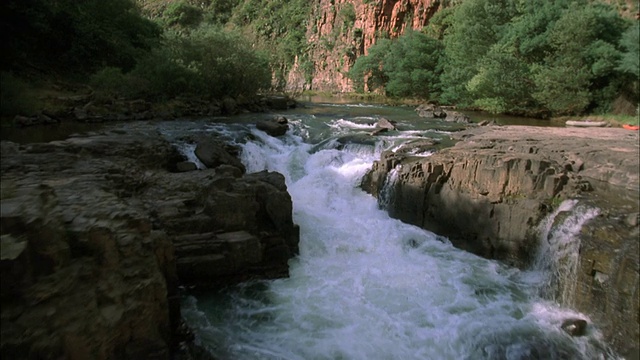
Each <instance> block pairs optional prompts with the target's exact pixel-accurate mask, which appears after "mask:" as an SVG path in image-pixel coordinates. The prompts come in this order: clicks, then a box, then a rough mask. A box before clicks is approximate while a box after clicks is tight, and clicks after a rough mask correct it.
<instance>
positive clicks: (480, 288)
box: [158, 104, 616, 360]
mask: <svg viewBox="0 0 640 360" xmlns="http://www.w3.org/2000/svg"><path fill="white" fill-rule="evenodd" d="M282 115H285V116H286V117H287V118H288V119H289V124H290V130H289V132H288V133H287V134H286V135H285V136H282V137H280V138H274V137H270V136H268V135H266V134H265V133H263V132H261V131H258V130H256V129H255V126H254V123H255V119H256V115H246V116H240V117H229V118H217V119H205V120H202V121H192V122H167V123H160V124H159V125H158V126H159V128H160V129H161V131H162V132H163V133H164V134H165V135H166V136H168V137H169V138H176V139H178V138H179V136H177V135H178V134H180V133H183V132H184V131H185V126H188V127H189V131H193V132H200V131H207V132H211V133H213V134H217V135H218V136H220V137H223V138H226V139H227V140H228V141H231V142H235V143H236V144H238V145H239V146H241V147H242V161H243V163H244V164H245V165H246V167H247V170H248V172H257V171H262V170H269V171H277V172H280V173H282V174H283V175H284V176H285V178H286V182H287V186H288V191H289V192H290V193H291V196H292V199H293V217H294V222H295V223H296V224H298V225H299V226H300V233H301V240H300V254H299V255H298V256H297V257H295V258H293V259H291V260H290V263H289V265H290V277H289V278H285V279H278V280H269V281H253V282H248V283H243V284H240V285H237V286H233V287H229V288H225V289H222V290H219V291H209V292H199V291H197V290H193V289H192V290H190V291H188V292H187V293H186V294H185V297H184V301H183V307H182V311H183V316H184V317H185V319H186V320H187V322H188V324H189V325H190V326H191V327H192V328H193V329H194V331H195V335H196V339H197V341H198V342H199V343H200V344H202V345H203V346H204V347H206V348H207V349H209V350H210V351H211V352H212V353H213V354H214V355H215V356H216V357H217V358H220V359H291V360H294V359H301V360H302V359H305V360H313V359H344V360H351V359H353V360H357V359H358V360H359V359H361V360H370V359H374V360H375V359H452V360H453V359H612V358H616V357H615V355H614V354H613V353H612V352H611V351H610V350H608V348H607V346H606V344H604V343H603V342H602V340H601V335H600V332H599V331H598V329H597V327H596V326H594V325H593V324H591V322H590V321H589V326H588V328H587V333H586V335H585V336H581V337H571V336H569V335H568V334H567V333H565V332H564V331H563V330H562V329H561V324H562V323H563V321H565V320H566V319H568V318H581V319H586V320H589V319H588V317H587V316H585V315H583V314H579V313H577V312H575V311H573V310H571V309H570V308H568V307H565V306H562V305H559V304H566V303H568V302H567V301H566V300H565V299H564V298H563V297H564V296H567V297H569V298H570V297H571V294H566V291H565V289H553V286H554V284H555V283H557V281H556V280H554V279H557V278H558V277H565V276H571V271H573V270H575V266H573V265H572V262H571V261H567V260H566V259H567V258H569V259H570V258H571V257H572V256H577V246H576V244H578V243H579V239H578V238H577V237H576V234H578V231H579V229H580V226H581V225H582V224H583V223H584V222H585V221H587V220H588V219H589V218H591V217H593V216H595V215H596V214H597V209H593V208H588V207H587V206H586V205H582V204H579V203H577V202H575V201H573V202H568V203H565V204H563V208H562V210H564V211H568V212H570V213H571V216H567V217H566V219H567V220H566V221H565V222H563V223H561V224H555V223H554V222H553V217H552V218H550V219H549V221H547V222H545V223H544V224H543V228H542V229H541V233H542V236H543V239H544V241H542V243H544V244H546V246H544V247H541V249H540V250H539V251H540V257H539V261H538V262H536V265H535V266H534V267H532V268H531V269H529V270H526V271H521V270H518V269H514V268H510V267H507V266H505V265H503V264H501V263H500V262H496V261H491V260H487V259H484V258H480V257H477V256H475V255H472V254H470V253H467V252H464V251H461V250H458V249H456V248H454V247H453V246H452V245H451V244H450V242H449V241H448V239H446V238H444V237H442V236H439V235H438V234H434V233H431V232H429V231H425V230H422V229H420V228H417V227H415V226H411V225H407V224H404V223H402V222H400V221H398V220H395V219H391V218H390V217H389V216H388V215H387V213H386V211H385V210H384V207H383V206H381V205H380V204H378V202H377V201H376V199H375V198H373V197H372V196H370V195H368V194H366V193H364V192H363V191H362V190H361V189H360V188H359V184H360V181H361V178H362V176H363V175H364V174H365V173H366V171H367V170H368V169H369V168H370V167H371V164H372V162H373V161H374V160H376V159H377V158H378V157H379V154H380V152H381V151H383V150H385V149H392V148H394V147H396V146H398V145H399V144H401V143H403V142H406V141H409V140H413V139H417V138H424V137H428V138H432V139H435V140H436V141H438V142H439V143H440V144H441V146H448V145H450V139H449V136H450V134H451V132H453V131H457V130H459V129H460V125H457V124H450V123H444V122H429V121H425V120H424V119H420V118H418V117H417V116H415V113H414V112H413V110H412V109H410V108H407V109H404V110H402V109H398V108H387V107H384V106H377V105H358V104H339V105H338V104H314V105H312V106H311V105H310V106H307V107H303V108H298V109H294V110H290V111H287V112H283V113H282ZM380 117H386V118H388V119H390V120H393V121H396V122H397V127H398V129H399V130H398V131H392V132H388V133H384V134H382V135H381V136H378V137H371V136H369V135H368V134H369V133H370V132H371V131H372V130H373V128H374V124H375V122H376V121H377V120H378V119H379V118H380ZM176 144H177V146H179V147H180V148H181V149H182V151H184V152H185V154H186V155H187V156H190V157H192V156H193V155H192V154H191V151H192V148H193V146H192V145H190V144H187V143H180V142H179V141H178V142H177V143H176ZM421 155H422V156H429V155H430V154H429V153H428V152H427V153H423V154H421ZM559 249H562V254H560V251H559ZM560 255H562V256H563V257H562V258H560V257H559V256H560ZM570 290H571V289H569V291H570ZM563 291H564V292H563ZM558 294H559V295H558Z"/></svg>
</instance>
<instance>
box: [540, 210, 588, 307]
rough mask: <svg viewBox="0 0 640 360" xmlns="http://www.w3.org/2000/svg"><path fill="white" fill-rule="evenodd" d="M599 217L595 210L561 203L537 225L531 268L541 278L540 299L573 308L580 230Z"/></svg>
mask: <svg viewBox="0 0 640 360" xmlns="http://www.w3.org/2000/svg"><path fill="white" fill-rule="evenodd" d="M598 214H599V210H598V209H596V208H592V207H588V206H586V205H579V204H578V200H565V201H564V202H562V203H561V204H560V206H558V208H557V209H556V210H555V211H553V212H552V213H551V214H549V216H547V218H546V219H545V220H544V221H543V222H542V223H541V224H540V230H539V231H540V245H539V248H538V253H537V254H536V258H535V261H534V264H533V269H532V270H534V271H539V272H540V273H541V274H543V275H542V276H544V277H545V278H544V279H543V280H542V282H541V284H540V289H539V291H540V295H541V296H542V297H543V298H546V299H550V300H553V301H555V302H557V303H558V304H560V305H562V306H567V307H571V306H573V305H574V294H575V288H576V281H577V271H578V265H579V264H578V262H579V252H580V237H579V234H580V230H581V228H582V226H583V225H584V224H585V223H586V222H587V221H589V220H591V219H593V218H594V217H596V216H597V215H598Z"/></svg>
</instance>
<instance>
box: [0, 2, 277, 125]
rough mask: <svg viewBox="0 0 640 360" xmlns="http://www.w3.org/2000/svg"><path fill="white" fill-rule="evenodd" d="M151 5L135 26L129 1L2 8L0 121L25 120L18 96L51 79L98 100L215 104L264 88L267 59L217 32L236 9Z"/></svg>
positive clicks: (136, 15) (245, 42) (241, 38)
mask: <svg viewBox="0 0 640 360" xmlns="http://www.w3.org/2000/svg"><path fill="white" fill-rule="evenodd" d="M159 3H160V2H159ZM246 3H251V1H246ZM253 3H255V1H253ZM160 5H161V6H160V9H159V12H156V13H152V12H148V13H147V14H146V15H147V16H143V14H142V13H141V11H140V8H139V7H138V5H137V4H136V3H135V2H134V1H133V0H112V1H102V0H84V1H76V0H59V1H49V0H26V1H17V0H6V1H3V2H2V4H1V5H0V14H1V15H0V16H1V17H2V25H1V26H2V31H3V33H5V34H11V35H12V36H9V37H7V38H6V39H5V41H3V42H2V45H1V46H2V53H3V57H2V62H1V63H0V66H1V69H0V70H1V71H2V115H12V114H17V113H29V112H32V111H33V107H34V104H32V103H31V102H30V101H25V99H28V98H29V97H32V96H29V95H27V94H29V93H30V91H31V92H32V90H33V89H32V88H33V87H34V86H37V83H38V82H40V81H41V79H45V78H51V77H55V78H57V79H64V80H66V81H67V82H69V81H72V82H74V83H82V84H91V85H92V87H93V88H94V89H95V90H96V91H97V92H98V93H100V94H101V95H104V96H103V98H104V97H107V98H108V97H110V96H111V97H129V98H134V97H144V98H147V99H151V100H153V99H156V100H160V99H167V98H172V97H175V96H178V95H185V96H198V97H208V98H222V97H224V96H233V97H235V96H239V95H248V96H250V95H253V94H255V93H256V92H258V91H260V90H264V89H269V88H270V87H271V76H272V68H271V65H270V63H269V59H268V56H267V55H265V53H263V52H260V51H258V50H256V49H255V47H254V46H252V45H251V42H250V37H247V36H245V35H244V34H242V32H241V31H240V30H234V29H228V28H227V29H225V28H223V27H222V23H223V22H225V21H226V20H228V19H229V18H230V14H231V12H230V10H231V9H232V8H233V7H235V6H236V5H239V2H238V1H233V0H229V1H223V0H212V1H211V2H210V3H209V5H208V7H206V8H202V7H197V6H194V5H191V4H190V3H188V2H185V1H178V2H176V1H173V2H167V3H164V2H163V3H161V4H160ZM259 5H260V4H259ZM261 5H264V4H261ZM247 11H248V10H247ZM274 36H275V35H274Z"/></svg>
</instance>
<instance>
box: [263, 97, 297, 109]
mask: <svg viewBox="0 0 640 360" xmlns="http://www.w3.org/2000/svg"><path fill="white" fill-rule="evenodd" d="M265 102H266V104H267V106H268V107H269V108H271V109H273V110H287V109H292V108H295V107H296V105H297V103H296V101H295V100H294V99H292V98H290V97H288V96H268V97H266V98H265Z"/></svg>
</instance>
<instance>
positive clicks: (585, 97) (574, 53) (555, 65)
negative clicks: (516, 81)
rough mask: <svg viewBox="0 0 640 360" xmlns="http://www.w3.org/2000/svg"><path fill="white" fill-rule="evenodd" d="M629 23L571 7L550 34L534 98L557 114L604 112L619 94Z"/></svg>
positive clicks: (609, 13) (600, 9) (595, 9)
mask: <svg viewBox="0 0 640 360" xmlns="http://www.w3.org/2000/svg"><path fill="white" fill-rule="evenodd" d="M626 26H628V25H627V23H626V22H625V21H624V20H623V19H622V18H621V17H620V16H619V15H618V14H617V13H616V12H615V11H614V10H613V9H612V8H611V7H609V6H606V5H605V4H588V5H584V4H582V5H581V4H576V3H574V4H572V5H571V6H570V7H568V8H567V9H566V10H565V11H564V12H563V13H562V17H561V18H560V19H559V20H558V21H557V22H556V23H555V24H554V26H553V27H552V28H551V30H550V32H549V42H550V44H551V46H550V47H551V51H550V52H549V53H548V55H547V56H546V58H545V61H544V64H543V65H542V66H536V67H535V71H534V76H533V78H534V82H535V84H536V91H535V92H534V94H533V96H534V98H536V99H537V100H538V101H539V102H540V103H541V104H542V105H543V106H545V107H546V108H548V109H549V110H551V111H552V112H554V113H556V114H572V113H580V112H583V111H585V110H588V109H595V108H600V109H604V107H606V106H607V105H608V102H610V101H611V100H612V98H613V97H614V96H615V93H616V92H617V91H618V90H619V88H620V86H621V83H620V73H619V72H618V71H617V70H616V67H617V64H618V62H619V58H620V55H621V54H620V51H619V50H618V48H617V44H618V42H619V39H620V37H621V35H622V33H623V32H624V30H625V29H626Z"/></svg>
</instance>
